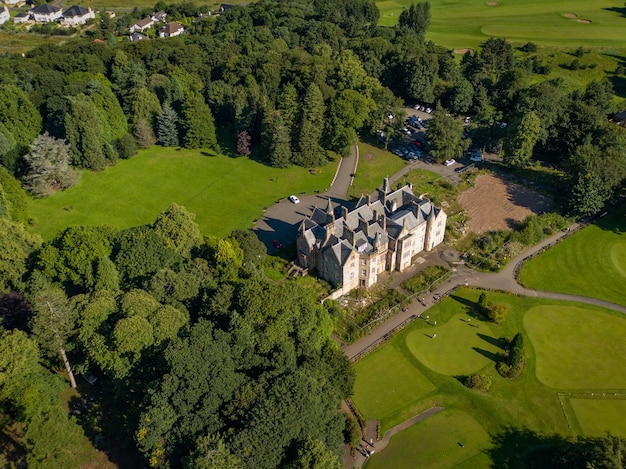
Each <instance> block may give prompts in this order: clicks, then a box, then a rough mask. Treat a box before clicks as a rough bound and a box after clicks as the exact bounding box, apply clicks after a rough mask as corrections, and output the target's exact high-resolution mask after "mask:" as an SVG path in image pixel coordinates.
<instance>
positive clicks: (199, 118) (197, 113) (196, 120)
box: [181, 93, 217, 149]
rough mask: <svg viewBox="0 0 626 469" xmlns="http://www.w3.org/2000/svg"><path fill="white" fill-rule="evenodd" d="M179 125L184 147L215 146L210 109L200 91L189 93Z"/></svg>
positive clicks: (213, 123)
mask: <svg viewBox="0 0 626 469" xmlns="http://www.w3.org/2000/svg"><path fill="white" fill-rule="evenodd" d="M181 127H182V128H183V131H184V136H183V146H184V147H185V148H211V149H214V148H216V147H217V136H216V135H215V122H214V120H213V115H212V114H211V109H210V108H209V106H208V105H207V104H206V102H205V101H204V98H203V97H202V95H201V94H200V93H190V94H189V96H188V97H187V99H186V100H185V102H184V104H183V112H182V119H181Z"/></svg>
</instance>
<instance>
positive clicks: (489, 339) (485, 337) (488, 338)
mask: <svg viewBox="0 0 626 469" xmlns="http://www.w3.org/2000/svg"><path fill="white" fill-rule="evenodd" d="M476 335H477V336H478V337H480V338H481V339H483V340H484V341H485V342H487V343H489V344H491V345H495V346H496V347H498V348H500V349H502V350H504V347H505V346H506V342H505V341H504V340H502V339H496V338H495V337H491V336H488V335H485V334H481V333H480V332H479V333H477V334H476Z"/></svg>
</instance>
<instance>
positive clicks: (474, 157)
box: [470, 155, 483, 162]
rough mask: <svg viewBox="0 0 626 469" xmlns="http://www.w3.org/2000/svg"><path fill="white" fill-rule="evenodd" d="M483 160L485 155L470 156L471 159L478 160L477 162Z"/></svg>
mask: <svg viewBox="0 0 626 469" xmlns="http://www.w3.org/2000/svg"><path fill="white" fill-rule="evenodd" d="M482 160H483V157H482V156H480V155H472V156H470V161H476V162H480V161H482Z"/></svg>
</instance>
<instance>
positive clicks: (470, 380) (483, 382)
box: [461, 375, 492, 391]
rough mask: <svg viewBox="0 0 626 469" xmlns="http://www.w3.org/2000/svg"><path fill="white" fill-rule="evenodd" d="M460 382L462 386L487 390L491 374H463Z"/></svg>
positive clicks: (489, 385) (490, 382)
mask: <svg viewBox="0 0 626 469" xmlns="http://www.w3.org/2000/svg"><path fill="white" fill-rule="evenodd" d="M461 383H463V386H465V387H467V388H470V389H476V390H478V391H489V389H490V388H491V384H492V379H491V376H487V375H471V376H464V377H463V378H462V379H461Z"/></svg>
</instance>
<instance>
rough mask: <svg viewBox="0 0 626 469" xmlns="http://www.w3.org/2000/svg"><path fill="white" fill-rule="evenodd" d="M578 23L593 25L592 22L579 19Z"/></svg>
mask: <svg viewBox="0 0 626 469" xmlns="http://www.w3.org/2000/svg"><path fill="white" fill-rule="evenodd" d="M576 21H578V22H579V23H582V24H589V23H591V20H585V19H583V18H578V19H577V20H576Z"/></svg>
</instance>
